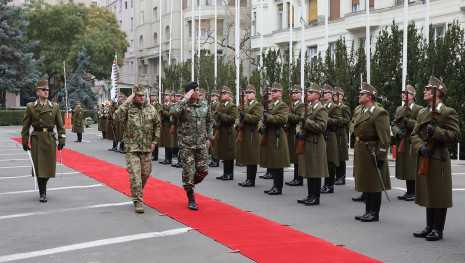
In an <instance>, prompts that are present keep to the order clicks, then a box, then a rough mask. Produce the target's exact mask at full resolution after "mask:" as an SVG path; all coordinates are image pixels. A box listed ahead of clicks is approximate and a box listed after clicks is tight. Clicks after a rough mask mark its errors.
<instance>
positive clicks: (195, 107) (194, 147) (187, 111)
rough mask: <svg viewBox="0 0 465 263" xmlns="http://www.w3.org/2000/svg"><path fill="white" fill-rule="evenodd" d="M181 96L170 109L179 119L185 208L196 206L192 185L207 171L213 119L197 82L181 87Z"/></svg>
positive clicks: (192, 208) (198, 181) (195, 208)
mask: <svg viewBox="0 0 465 263" xmlns="http://www.w3.org/2000/svg"><path fill="white" fill-rule="evenodd" d="M184 90H185V95H184V98H183V99H182V100H181V101H180V102H177V103H176V104H175V105H174V107H173V108H172V109H171V113H172V114H174V115H175V116H176V118H177V119H178V120H179V122H178V123H179V127H178V129H179V133H180V135H181V136H180V138H179V147H180V150H179V157H180V160H181V163H182V168H183V169H182V182H183V187H184V189H185V190H186V194H187V198H188V204H187V205H188V208H189V209H191V210H197V209H198V206H197V203H196V202H195V197H194V186H195V185H196V184H198V183H200V182H201V181H202V180H203V178H205V176H207V175H208V146H209V144H210V140H211V139H212V136H213V134H212V122H211V119H210V111H209V109H208V105H207V104H206V103H202V102H201V101H200V98H199V89H198V85H197V83H196V82H192V83H189V84H188V85H186V87H185V88H184Z"/></svg>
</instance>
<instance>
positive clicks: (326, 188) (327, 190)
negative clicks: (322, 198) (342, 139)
mask: <svg viewBox="0 0 465 263" xmlns="http://www.w3.org/2000/svg"><path fill="white" fill-rule="evenodd" d="M328 172H329V177H326V178H325V183H324V185H323V187H321V190H320V193H322V194H332V193H334V180H335V178H336V166H335V165H334V164H333V163H328Z"/></svg>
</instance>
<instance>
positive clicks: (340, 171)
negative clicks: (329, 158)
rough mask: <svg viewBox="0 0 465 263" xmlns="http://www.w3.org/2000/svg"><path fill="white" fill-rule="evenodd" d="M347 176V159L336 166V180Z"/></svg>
mask: <svg viewBox="0 0 465 263" xmlns="http://www.w3.org/2000/svg"><path fill="white" fill-rule="evenodd" d="M345 176H346V161H341V162H340V163H339V166H338V167H336V180H337V179H339V178H343V177H345Z"/></svg>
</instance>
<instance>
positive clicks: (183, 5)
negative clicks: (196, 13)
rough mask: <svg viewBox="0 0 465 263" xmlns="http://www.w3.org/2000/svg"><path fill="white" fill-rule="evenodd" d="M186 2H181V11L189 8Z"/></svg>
mask: <svg viewBox="0 0 465 263" xmlns="http://www.w3.org/2000/svg"><path fill="white" fill-rule="evenodd" d="M187 1H188V0H182V9H186V8H187V7H188V6H189V5H188V3H187Z"/></svg>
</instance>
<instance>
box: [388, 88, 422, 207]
mask: <svg viewBox="0 0 465 263" xmlns="http://www.w3.org/2000/svg"><path fill="white" fill-rule="evenodd" d="M415 95H416V90H415V87H414V86H412V85H407V86H406V87H405V91H403V92H402V101H403V103H404V105H401V106H399V107H397V109H396V115H395V117H394V122H393V123H394V125H393V126H392V127H391V130H392V134H393V137H394V139H395V141H396V178H397V179H399V180H405V182H406V186H407V192H406V193H405V194H404V195H401V196H398V197H397V199H399V200H404V201H415V176H416V174H417V158H418V154H417V152H415V151H414V150H413V149H412V147H413V146H412V137H411V136H410V135H411V134H412V131H413V128H414V127H415V124H416V119H417V116H418V112H420V110H421V109H422V108H423V107H421V106H420V105H417V104H415Z"/></svg>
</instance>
